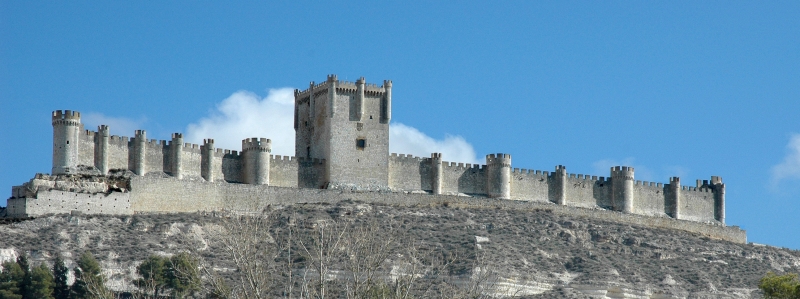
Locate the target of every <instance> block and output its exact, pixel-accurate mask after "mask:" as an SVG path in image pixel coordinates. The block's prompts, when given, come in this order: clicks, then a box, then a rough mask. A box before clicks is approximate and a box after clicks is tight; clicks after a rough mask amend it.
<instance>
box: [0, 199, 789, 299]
mask: <svg viewBox="0 0 800 299" xmlns="http://www.w3.org/2000/svg"><path fill="white" fill-rule="evenodd" d="M273 208H275V209H276V210H275V211H273V213H278V214H279V218H281V219H290V220H288V221H287V222H284V223H283V224H280V223H279V224H276V225H285V223H293V222H292V221H294V219H296V218H298V217H300V218H304V217H305V218H308V219H312V218H313V220H314V222H313V223H322V222H324V221H328V220H332V219H333V220H347V221H375V223H378V225H381V226H383V225H389V223H391V225H393V226H394V227H396V228H397V229H398V230H399V231H401V232H402V233H403V234H404V237H405V238H408V239H413V240H415V241H416V242H418V243H419V244H424V246H430V247H436V248H440V249H442V250H444V251H449V252H461V253H462V254H463V256H465V257H468V258H469V259H473V260H472V261H465V262H462V264H461V266H459V267H462V268H463V269H462V270H463V273H459V272H458V271H455V272H454V275H456V276H458V279H462V280H469V279H470V277H474V275H476V271H494V273H497V275H498V279H497V280H496V281H495V282H493V283H492V284H491V286H490V288H489V291H488V292H492V293H494V294H495V295H498V296H502V295H507V296H516V297H523V298H686V297H690V298H751V297H758V291H757V287H756V286H757V283H758V279H759V278H760V277H761V276H763V275H764V274H765V273H766V272H768V271H778V272H784V271H789V272H800V252H798V251H792V250H787V249H779V248H774V247H769V246H756V245H748V244H735V243H730V242H724V241H718V240H712V239H708V238H703V237H700V236H696V235H692V234H689V233H686V232H681V231H669V230H659V229H647V228H642V227H635V226H630V225H621V224H616V223H611V222H602V221H598V220H594V219H589V218H576V217H567V216H562V215H556V214H553V213H550V212H548V211H538V210H533V211H517V210H502V209H456V208H448V207H441V206H437V207H418V208H398V207H392V206H385V205H376V204H364V203H352V202H342V203H338V204H335V205H323V204H306V205H302V206H300V205H298V206H287V207H273ZM229 216H230V215H227V214H225V215H222V214H151V215H133V216H69V215H59V216H50V217H44V218H38V219H33V220H28V221H22V222H18V223H12V224H5V225H2V226H0V235H1V236H3V238H1V239H0V259H3V260H11V259H14V258H16V256H17V255H18V254H20V253H22V252H24V253H26V254H28V255H29V256H31V260H32V263H33V264H37V263H39V262H42V261H46V262H51V261H52V260H53V259H54V258H55V255H57V254H61V255H63V256H65V258H66V260H67V266H68V267H70V268H72V267H73V266H74V264H73V263H74V259H76V258H77V257H78V256H80V254H81V253H82V252H83V251H86V250H89V251H91V252H92V253H93V254H94V255H95V256H96V257H97V258H98V260H100V261H101V263H102V266H103V267H104V269H105V274H106V276H107V277H109V278H110V280H109V286H110V287H112V288H114V289H117V290H126V289H130V288H131V280H132V279H133V278H134V276H135V274H134V273H135V267H136V265H138V263H140V262H141V261H142V260H143V259H144V258H145V257H147V256H148V255H151V254H160V255H171V254H174V253H176V252H180V251H184V250H189V251H193V252H195V253H196V254H198V255H200V256H202V257H203V258H204V259H206V260H207V261H209V262H210V263H213V264H214V265H215V266H217V267H220V268H231V267H233V266H232V264H231V263H230V261H226V260H225V259H224V255H223V254H220V253H221V252H222V251H221V250H222V249H221V247H220V246H221V245H220V244H219V242H218V241H217V240H218V238H217V237H218V236H219V234H224V233H225V232H224V227H223V226H222V222H223V220H224V219H226V217H229ZM309 223H311V222H309ZM275 237H276V239H279V238H280V236H275ZM476 258H480V260H481V265H482V267H475V266H474V263H473V261H474V259H476ZM479 268H482V269H483V270H481V269H479ZM391 275H392V274H391V273H387V277H389V276H391Z"/></svg>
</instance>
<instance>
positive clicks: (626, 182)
mask: <svg viewBox="0 0 800 299" xmlns="http://www.w3.org/2000/svg"><path fill="white" fill-rule="evenodd" d="M611 202H612V204H613V205H614V209H615V210H617V211H623V212H625V213H633V167H628V166H616V167H611Z"/></svg>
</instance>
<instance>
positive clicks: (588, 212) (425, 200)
mask: <svg viewBox="0 0 800 299" xmlns="http://www.w3.org/2000/svg"><path fill="white" fill-rule="evenodd" d="M130 194H131V195H130V199H131V209H132V210H133V211H136V212H137V213H138V212H196V211H218V210H229V211H242V212H251V211H259V210H261V209H264V208H266V207H267V206H269V205H280V204H296V203H325V202H330V203H333V202H338V201H342V200H353V201H362V202H374V203H383V204H390V205H401V206H412V205H448V206H453V207H459V206H461V207H473V208H487V209H492V208H507V209H520V210H531V209H547V210H552V211H553V212H555V213H560V214H567V215H573V216H577V217H590V218H597V219H601V220H607V221H614V222H621V223H629V224H631V225H640V226H647V227H656V228H666V229H678V230H684V231H688V232H692V233H697V234H702V235H706V236H709V237H712V238H716V239H722V240H727V241H732V242H738V243H746V242H747V238H746V234H745V232H744V231H743V230H741V229H739V228H738V227H736V226H731V227H728V226H724V225H720V224H714V223H701V222H696V221H685V220H678V219H672V218H669V217H653V216H643V215H634V214H625V213H620V212H615V211H608V210H602V209H585V208H577V207H571V206H561V205H556V204H553V203H550V202H547V201H544V202H543V201H535V202H526V201H519V200H497V199H489V198H482V197H465V196H447V195H435V196H434V195H427V194H411V193H404V192H388V193H387V192H349V191H342V190H327V189H306V188H300V189H298V188H285V187H275V186H264V185H248V184H228V183H221V182H215V183H208V182H204V181H200V180H178V179H173V178H166V179H161V178H147V177H144V178H142V177H134V178H132V180H131V193H130Z"/></svg>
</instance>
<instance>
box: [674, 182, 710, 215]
mask: <svg viewBox="0 0 800 299" xmlns="http://www.w3.org/2000/svg"><path fill="white" fill-rule="evenodd" d="M678 202H679V203H680V205H681V208H680V209H681V210H680V211H681V212H680V216H679V219H684V220H691V221H698V222H712V221H715V219H714V193H712V192H711V190H710V189H708V188H697V187H687V186H683V187H682V190H681V198H680V199H679V201H678Z"/></svg>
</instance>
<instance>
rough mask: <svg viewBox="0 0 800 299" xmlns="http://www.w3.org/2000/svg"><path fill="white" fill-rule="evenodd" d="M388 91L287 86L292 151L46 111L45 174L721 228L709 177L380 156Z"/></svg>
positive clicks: (356, 85) (490, 158)
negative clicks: (598, 212) (377, 195)
mask: <svg viewBox="0 0 800 299" xmlns="http://www.w3.org/2000/svg"><path fill="white" fill-rule="evenodd" d="M391 92H392V81H391V80H383V84H382V85H381V86H378V84H373V83H368V82H367V81H366V79H365V78H364V77H360V78H358V79H357V80H356V81H355V82H350V81H344V80H339V79H338V77H337V76H336V75H335V74H330V75H328V76H327V77H326V80H325V81H323V82H314V81H311V82H309V85H308V89H306V90H302V91H301V90H299V89H295V91H294V95H295V111H294V113H295V115H294V118H295V119H294V129H295V132H296V133H295V134H296V139H295V142H296V143H295V149H296V152H295V154H294V155H293V156H290V155H272V154H271V148H272V141H271V140H270V139H268V138H263V137H252V138H246V139H243V140H242V147H241V149H240V150H231V149H222V148H217V147H216V146H215V144H214V139H211V138H207V139H204V140H203V142H202V144H193V143H185V142H184V136H183V134H182V133H173V134H171V139H170V140H156V139H147V133H146V131H145V130H136V131H134V135H133V137H125V136H109V132H110V130H109V127H108V126H107V125H100V126H98V127H97V131H96V132H93V131H90V130H83V125H82V124H81V123H80V112H77V111H71V110H59V111H53V113H52V116H53V118H52V119H53V130H54V142H53V144H54V147H53V173H54V174H73V173H78V172H79V171H83V170H84V169H86V168H87V166H88V168H91V166H92V165H93V166H94V167H95V168H96V169H97V170H98V171H99V173H101V174H103V175H105V174H108V173H110V172H109V170H131V171H132V172H133V173H134V174H135V175H136V177H137V178H139V179H142V180H153V182H158V180H160V179H161V177H163V176H165V175H170V176H172V178H171V180H173V181H177V180H182V179H184V178H189V180H188V181H192V182H197V183H200V184H202V183H203V182H204V181H205V182H208V183H215V184H242V183H244V184H251V185H271V186H280V187H291V188H323V189H345V190H351V191H382V192H383V191H387V192H388V191H393V192H398V193H400V192H403V193H420V194H422V193H428V194H434V195H458V196H462V197H467V196H469V197H489V198H496V199H508V200H515V201H530V202H542V203H553V204H557V205H564V206H573V207H583V208H591V209H608V210H615V211H620V212H624V213H629V214H637V215H647V216H654V217H669V218H674V219H678V220H687V221H695V222H701V223H711V224H715V225H724V219H725V211H724V208H725V205H724V203H725V184H724V183H723V182H722V179H721V178H720V177H718V176H712V177H711V179H710V180H696V183H695V184H694V186H683V185H681V182H680V178H678V177H670V178H669V180H668V183H666V184H665V183H659V182H650V181H641V180H636V179H635V170H634V168H633V167H630V166H614V167H611V168H610V171H609V175H608V176H607V177H606V176H597V175H589V174H578V173H568V172H567V168H566V166H564V165H557V166H555V169H554V170H553V171H552V172H551V171H542V170H534V169H526V168H513V167H512V159H511V158H512V157H511V155H510V154H507V153H493V154H488V155H486V156H485V164H473V163H464V162H458V161H446V160H445V159H446V158H447V157H445V156H444V155H443V154H442V153H438V152H435V153H431V154H430V156H429V157H418V156H414V155H408V154H397V153H389V148H388V142H389V132H388V130H389V129H388V128H389V126H388V124H389V121H390V119H391V95H392V94H391ZM315 132H316V133H315ZM320 132H324V133H322V134H318V133H320ZM93 173H96V172H93ZM153 173H155V174H156V175H150V176H147V174H153ZM155 184H156V185H157V183H155ZM209 186H210V185H209ZM219 186H222V185H219ZM214 188H216V187H214ZM247 188H250V187H247ZM17 190H19V188H17ZM253 190H255V189H253ZM131 192H137V191H136V190H131ZM17 193H19V192H17ZM220 198H224V196H223V197H219V198H216V199H215V200H221V199H220ZM197 200H198V201H203V200H205V199H203V198H198V199H197ZM135 206H136V205H132V207H135Z"/></svg>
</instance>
